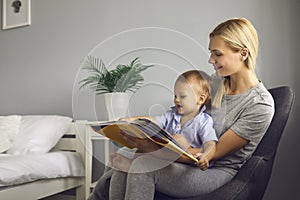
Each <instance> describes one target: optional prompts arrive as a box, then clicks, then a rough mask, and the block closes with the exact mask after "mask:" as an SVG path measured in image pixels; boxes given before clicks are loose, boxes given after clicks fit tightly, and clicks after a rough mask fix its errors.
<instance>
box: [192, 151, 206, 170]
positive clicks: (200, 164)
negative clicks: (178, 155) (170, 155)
mask: <svg viewBox="0 0 300 200" xmlns="http://www.w3.org/2000/svg"><path fill="white" fill-rule="evenodd" d="M195 157H196V158H197V159H198V162H196V163H195V165H197V166H198V167H199V168H200V169H201V170H203V171H204V170H207V168H208V167H209V160H208V159H207V158H206V156H205V155H204V154H202V153H197V154H196V156H195Z"/></svg>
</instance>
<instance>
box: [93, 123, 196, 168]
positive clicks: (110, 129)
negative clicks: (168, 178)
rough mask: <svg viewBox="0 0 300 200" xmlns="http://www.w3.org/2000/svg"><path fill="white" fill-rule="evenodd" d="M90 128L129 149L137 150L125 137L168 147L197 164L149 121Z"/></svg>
mask: <svg viewBox="0 0 300 200" xmlns="http://www.w3.org/2000/svg"><path fill="white" fill-rule="evenodd" d="M90 126H91V128H92V129H93V130H94V131H95V132H97V133H99V134H101V135H103V136H105V137H107V138H109V139H111V140H113V141H114V142H117V143H118V144H121V145H123V146H126V147H128V148H135V146H132V144H129V143H128V142H127V140H126V139H124V136H125V137H126V135H129V136H134V137H137V138H140V139H148V140H150V141H151V142H153V143H155V144H158V145H160V146H161V147H166V148H168V149H170V150H172V151H174V152H176V153H178V154H180V155H185V156H186V157H188V158H189V159H191V160H193V161H195V162H197V159H196V158H195V157H194V156H193V155H192V154H190V153H189V152H188V151H186V150H185V149H184V148H182V147H181V146H180V144H178V143H177V142H176V141H175V140H174V139H173V137H172V136H171V135H170V134H169V133H168V132H166V131H165V130H164V129H161V128H160V127H159V126H158V125H157V124H155V123H153V122H152V121H150V120H148V119H142V118H140V119H137V120H134V121H131V122H128V121H110V122H104V123H96V124H91V125H90Z"/></svg>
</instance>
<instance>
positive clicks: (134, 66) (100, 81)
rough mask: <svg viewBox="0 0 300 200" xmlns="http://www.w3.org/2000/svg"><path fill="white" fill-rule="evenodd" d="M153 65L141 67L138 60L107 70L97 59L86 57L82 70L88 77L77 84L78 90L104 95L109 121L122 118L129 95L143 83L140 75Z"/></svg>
mask: <svg viewBox="0 0 300 200" xmlns="http://www.w3.org/2000/svg"><path fill="white" fill-rule="evenodd" d="M150 67H153V65H143V64H141V63H140V61H139V58H138V57H137V58H135V59H133V60H132V61H131V62H130V64H129V65H124V64H119V65H117V66H116V68H115V69H112V70H108V69H107V68H106V66H105V64H104V62H103V61H102V60H101V59H100V58H97V57H93V56H87V57H86V59H85V60H84V61H83V63H82V69H83V70H87V71H88V72H89V73H90V75H88V76H87V77H86V78H84V79H83V80H81V81H80V82H79V84H80V89H82V88H84V87H89V88H90V89H91V90H93V91H95V94H96V95H104V97H105V101H106V108H107V112H108V118H109V120H116V119H118V118H120V117H124V116H125V114H126V111H127V107H128V104H129V93H128V92H131V93H134V92H136V90H138V89H139V88H140V87H141V86H142V82H143V81H144V78H143V76H142V75H141V73H142V72H143V71H145V70H146V69H148V68H150Z"/></svg>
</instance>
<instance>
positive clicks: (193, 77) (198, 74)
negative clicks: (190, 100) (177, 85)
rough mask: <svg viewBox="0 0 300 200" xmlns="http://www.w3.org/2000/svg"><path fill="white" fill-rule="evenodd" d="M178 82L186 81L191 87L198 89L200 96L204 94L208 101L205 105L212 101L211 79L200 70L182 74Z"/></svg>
mask: <svg viewBox="0 0 300 200" xmlns="http://www.w3.org/2000/svg"><path fill="white" fill-rule="evenodd" d="M178 81H185V82H187V83H189V84H190V85H191V86H193V87H194V88H196V89H197V91H194V92H197V93H198V95H200V94H201V93H204V94H205V96H206V99H205V101H204V103H203V104H206V103H207V102H208V101H209V100H210V94H211V87H210V84H211V77H210V76H209V75H208V74H206V73H205V72H203V71H200V70H189V71H186V72H184V73H182V74H181V75H180V76H179V77H178V78H177V80H176V82H178Z"/></svg>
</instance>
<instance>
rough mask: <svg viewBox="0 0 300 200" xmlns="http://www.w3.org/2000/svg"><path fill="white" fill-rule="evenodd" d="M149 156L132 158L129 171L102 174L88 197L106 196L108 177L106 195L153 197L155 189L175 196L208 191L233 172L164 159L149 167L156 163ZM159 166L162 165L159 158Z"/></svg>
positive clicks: (116, 198) (114, 199) (113, 197)
mask: <svg viewBox="0 0 300 200" xmlns="http://www.w3.org/2000/svg"><path fill="white" fill-rule="evenodd" d="M147 160H148V161H149V159H147ZM150 160H151V161H149V162H145V160H143V162H133V163H132V165H131V170H132V172H129V173H125V172H121V171H117V170H111V171H109V172H108V173H107V174H104V176H103V177H101V178H100V180H99V182H98V185H97V186H96V188H95V189H94V191H93V194H92V195H91V197H90V198H89V200H100V199H107V188H105V187H103V183H105V184H107V181H109V178H110V187H109V199H111V200H119V199H120V200H124V199H130V200H135V199H137V200H140V199H146V200H147V199H153V198H154V193H155V190H157V191H160V192H162V193H164V194H167V195H169V196H173V197H177V198H184V197H193V196H198V195H202V194H207V193H209V192H211V191H213V190H215V189H217V188H219V187H220V186H222V185H224V184H225V183H227V182H228V181H230V180H231V179H232V178H233V176H234V175H235V173H234V172H231V173H229V172H226V170H222V169H220V168H214V167H212V168H209V169H208V170H206V171H202V170H200V169H199V168H197V167H195V166H191V165H186V164H181V163H177V162H174V163H171V164H170V163H165V164H166V166H165V167H163V168H161V169H156V170H151V169H153V166H154V165H155V166H157V163H156V164H153V163H155V159H153V158H152V159H150ZM160 161H161V160H160ZM141 163H143V167H142V166H141ZM145 163H146V164H145ZM160 166H163V165H161V162H160ZM141 169H143V171H142V170H141ZM109 173H110V174H109ZM108 174H109V175H108ZM101 184H102V187H101Z"/></svg>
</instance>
